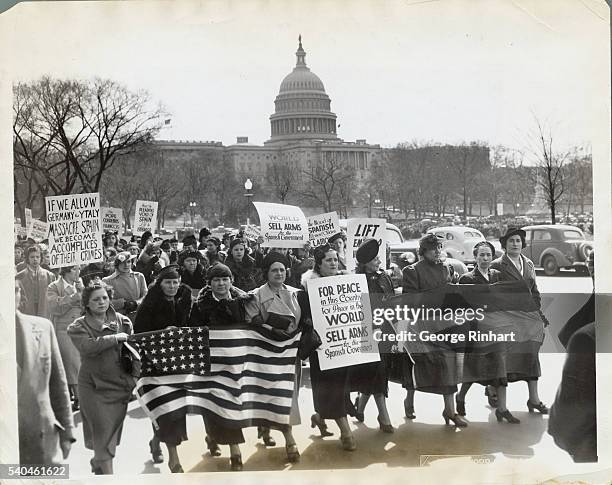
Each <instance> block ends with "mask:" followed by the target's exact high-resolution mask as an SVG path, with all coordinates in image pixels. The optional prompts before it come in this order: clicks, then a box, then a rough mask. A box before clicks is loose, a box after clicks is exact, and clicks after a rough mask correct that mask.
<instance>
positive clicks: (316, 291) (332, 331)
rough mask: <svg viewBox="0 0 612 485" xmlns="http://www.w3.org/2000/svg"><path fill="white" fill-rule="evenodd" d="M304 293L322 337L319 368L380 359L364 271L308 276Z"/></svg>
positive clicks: (316, 327) (316, 328) (334, 367)
mask: <svg viewBox="0 0 612 485" xmlns="http://www.w3.org/2000/svg"><path fill="white" fill-rule="evenodd" d="M308 297H309V299H310V308H311V310H312V323H313V325H314V328H315V330H316V331H317V333H318V334H319V336H320V337H321V341H322V345H321V347H319V349H318V350H317V353H318V356H319V366H320V367H321V370H327V369H336V368H338V367H347V366H350V365H357V364H365V363H368V362H378V361H380V355H379V353H378V344H377V342H375V341H374V337H373V334H372V309H371V308H370V301H369V298H368V283H367V281H366V277H365V275H363V274H356V275H342V276H329V277H326V278H317V279H312V280H310V281H309V282H308Z"/></svg>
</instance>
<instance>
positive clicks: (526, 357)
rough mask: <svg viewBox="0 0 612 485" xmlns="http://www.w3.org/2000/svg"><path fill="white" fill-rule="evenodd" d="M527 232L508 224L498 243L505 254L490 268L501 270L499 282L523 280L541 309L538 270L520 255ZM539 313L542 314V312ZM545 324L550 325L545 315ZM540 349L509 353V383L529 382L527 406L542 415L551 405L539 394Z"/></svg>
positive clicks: (530, 410)
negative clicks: (542, 399)
mask: <svg viewBox="0 0 612 485" xmlns="http://www.w3.org/2000/svg"><path fill="white" fill-rule="evenodd" d="M525 236H526V233H525V231H523V230H522V229H518V228H513V227H509V228H508V230H507V231H506V234H504V235H503V236H502V237H500V238H499V242H500V243H501V245H502V249H503V250H504V254H503V256H502V257H501V258H497V259H496V260H495V261H493V262H492V263H491V268H492V269H495V270H497V271H499V272H500V281H524V282H525V283H526V284H527V287H528V288H529V291H530V292H531V297H532V298H533V301H534V302H535V304H536V305H537V307H538V309H539V308H540V305H541V298H540V292H539V291H538V286H537V284H536V272H535V266H534V264H533V262H532V261H531V260H530V259H529V258H526V257H525V256H524V255H523V254H521V250H522V249H523V248H524V247H525V246H526V243H525ZM540 315H541V316H542V317H543V314H542V312H541V311H540ZM543 320H544V322H545V323H543V324H544V326H546V325H547V324H548V322H547V321H546V320H545V317H543ZM538 354H539V346H538V348H537V349H536V348H533V347H531V348H530V349H528V350H527V351H526V352H525V353H516V352H513V353H511V354H509V355H508V356H507V360H508V369H509V373H508V376H507V377H508V382H515V381H527V388H528V389H529V399H528V400H527V409H528V410H529V412H530V413H531V412H533V411H534V410H537V411H538V412H539V413H540V414H548V408H547V407H546V405H545V404H544V403H542V401H541V400H540V396H539V395H538V377H539V376H540V375H541V369H540V359H539V356H538Z"/></svg>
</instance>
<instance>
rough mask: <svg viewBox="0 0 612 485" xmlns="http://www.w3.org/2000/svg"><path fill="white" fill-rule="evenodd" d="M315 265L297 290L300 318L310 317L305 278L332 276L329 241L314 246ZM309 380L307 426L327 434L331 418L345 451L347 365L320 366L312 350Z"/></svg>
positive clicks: (349, 407)
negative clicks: (310, 408)
mask: <svg viewBox="0 0 612 485" xmlns="http://www.w3.org/2000/svg"><path fill="white" fill-rule="evenodd" d="M314 260H315V266H314V268H313V269H312V270H309V271H306V273H304V274H303V275H302V286H303V288H304V289H305V290H306V291H305V292H304V293H301V294H300V299H301V298H304V299H305V300H306V301H304V302H302V304H301V305H300V306H301V307H302V308H303V309H304V311H305V315H304V317H303V318H305V319H306V318H312V315H311V313H310V303H309V302H308V292H307V290H308V282H309V281H310V280H312V279H316V278H325V277H328V276H336V275H338V274H339V270H338V253H336V251H335V250H334V249H333V248H332V247H331V246H330V245H329V244H325V245H323V246H318V247H317V248H315V250H314ZM309 360H310V382H311V384H312V399H313V402H314V408H315V414H313V415H312V417H311V418H310V421H311V427H313V428H314V427H315V426H317V427H318V428H319V430H320V431H321V436H331V433H330V432H329V431H327V425H326V424H325V420H326V419H333V420H335V421H336V424H337V425H338V427H339V428H340V441H341V443H342V448H344V449H345V450H347V451H354V450H356V449H357V445H356V443H355V438H354V437H353V432H352V431H351V428H350V426H349V423H348V419H347V415H351V416H355V408H354V407H353V404H352V403H351V395H350V389H351V383H350V379H349V375H350V374H349V369H350V367H339V368H337V369H329V370H325V371H324V370H321V367H320V366H319V357H318V354H317V351H316V350H315V351H314V352H313V353H312V354H310V357H309Z"/></svg>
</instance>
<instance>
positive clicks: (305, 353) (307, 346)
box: [298, 323, 323, 360]
mask: <svg viewBox="0 0 612 485" xmlns="http://www.w3.org/2000/svg"><path fill="white" fill-rule="evenodd" d="M322 343H323V342H322V341H321V337H320V336H319V334H318V333H317V331H316V330H315V329H314V327H313V326H312V323H311V324H310V325H306V326H304V328H303V329H302V336H301V337H300V343H299V344H298V357H299V358H300V360H306V359H307V358H308V357H309V356H310V354H312V353H313V352H314V351H315V350H317V349H318V348H319V347H320V346H321V344H322Z"/></svg>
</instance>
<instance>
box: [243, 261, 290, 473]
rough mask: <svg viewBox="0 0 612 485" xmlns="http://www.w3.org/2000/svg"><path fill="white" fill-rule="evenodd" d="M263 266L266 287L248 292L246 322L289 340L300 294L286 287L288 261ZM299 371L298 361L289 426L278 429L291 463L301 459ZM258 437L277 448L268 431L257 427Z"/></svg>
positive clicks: (266, 428) (270, 262) (265, 262)
mask: <svg viewBox="0 0 612 485" xmlns="http://www.w3.org/2000/svg"><path fill="white" fill-rule="evenodd" d="M262 266H263V275H264V279H265V281H266V283H265V284H264V285H262V286H260V287H259V288H256V289H255V290H253V291H252V292H251V294H252V295H253V296H254V298H253V299H251V300H249V301H248V302H247V304H246V312H247V321H250V322H251V323H252V324H258V325H263V326H264V327H266V328H267V329H268V330H271V331H275V329H276V330H280V331H282V332H285V334H286V335H287V336H290V335H292V334H294V333H295V332H296V331H297V329H298V325H299V324H300V320H301V317H302V310H301V309H300V305H299V303H298V297H297V295H298V292H299V291H300V290H298V289H297V288H292V287H291V286H287V285H285V280H286V278H287V270H288V268H289V261H288V260H287V258H286V257H285V256H283V255H282V254H280V253H277V252H271V253H268V254H267V255H266V257H265V258H264V260H263V263H262ZM301 367H302V366H301V362H300V360H299V359H296V362H295V379H294V386H293V397H292V401H291V415H290V424H288V425H286V426H282V427H279V428H278V429H279V430H280V431H282V433H283V435H284V437H285V449H286V451H287V458H288V460H289V461H290V462H291V463H296V462H298V461H299V459H300V453H299V451H298V448H297V444H296V442H295V438H294V437H293V433H292V431H291V427H292V426H295V425H297V424H300V410H299V408H298V393H299V389H300V373H301ZM258 435H259V436H258V437H261V438H263V441H264V444H265V445H266V446H274V445H275V444H276V443H275V441H274V440H273V439H272V438H271V436H270V428H268V427H259V428H258Z"/></svg>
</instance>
